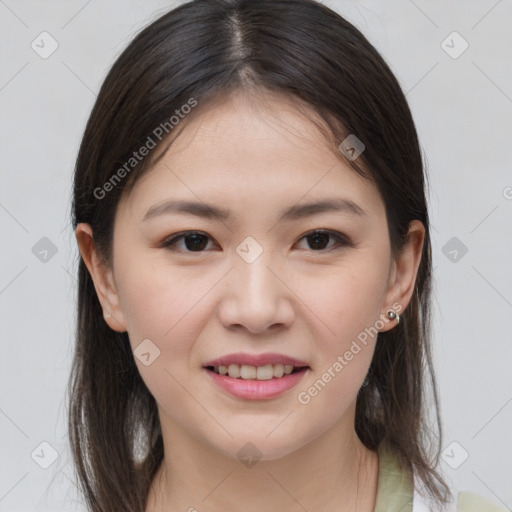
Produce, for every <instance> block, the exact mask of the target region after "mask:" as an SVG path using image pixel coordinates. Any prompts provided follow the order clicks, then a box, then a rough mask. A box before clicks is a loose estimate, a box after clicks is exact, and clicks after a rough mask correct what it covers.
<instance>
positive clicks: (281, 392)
mask: <svg viewBox="0 0 512 512" xmlns="http://www.w3.org/2000/svg"><path fill="white" fill-rule="evenodd" d="M203 369H204V371H205V374H206V375H207V376H208V377H209V378H210V382H211V383H212V384H213V385H214V388H215V389H218V390H219V391H220V392H221V393H222V394H227V395H228V396H230V397H234V398H236V399H242V400H270V399H273V398H277V397H279V396H285V393H286V391H289V390H291V389H292V388H294V387H295V386H297V384H298V383H299V382H300V381H301V380H302V379H303V378H304V376H305V375H306V374H307V373H308V372H309V371H310V370H311V368H310V367H309V366H307V365H306V366H299V365H297V366H295V365H291V364H282V363H276V364H265V365H261V366H253V365H249V364H235V363H232V364H226V365H222V364H219V365H207V366H204V367H203Z"/></svg>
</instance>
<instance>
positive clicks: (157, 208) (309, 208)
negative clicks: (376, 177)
mask: <svg viewBox="0 0 512 512" xmlns="http://www.w3.org/2000/svg"><path fill="white" fill-rule="evenodd" d="M324 212H341V213H348V214H351V215H358V216H361V217H362V216H365V215H367V214H366V212H365V211H364V210H363V209H362V208H361V207H360V206H359V205H357V204H356V203H354V202H353V201H350V200H349V199H343V198H340V197H336V198H328V199H323V200H321V201H315V202H312V203H306V204H300V205H299V204H296V205H293V206H291V207H289V208H286V209H285V210H282V211H281V213H280V217H279V222H281V221H295V220H300V219H304V218H306V217H310V216H313V215H318V214H320V213H324ZM172 213H178V214H180V213H181V214H189V215H195V216H196V217H201V218H204V219H213V220H229V219H231V218H232V217H233V215H232V213H231V211H230V210H227V209H224V208H220V207H218V206H214V205H210V204H206V203H200V202H195V201H177V200H170V201H166V202H165V203H161V204H157V205H154V206H152V207H151V208H150V209H149V210H148V211H147V212H146V214H145V215H144V217H143V219H142V222H145V221H147V220H148V219H151V218H154V217H156V216H158V215H164V214H172Z"/></svg>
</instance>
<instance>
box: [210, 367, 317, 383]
mask: <svg viewBox="0 0 512 512" xmlns="http://www.w3.org/2000/svg"><path fill="white" fill-rule="evenodd" d="M205 368H206V369H207V370H208V371H210V372H212V373H215V374H217V375H223V376H225V377H228V378H231V379H239V380H258V381H266V380H274V379H282V378H283V377H286V376H287V375H292V374H295V373H298V372H301V371H305V370H307V369H309V366H307V365H305V366H294V365H291V364H266V365H264V366H252V365H249V364H230V365H219V366H205Z"/></svg>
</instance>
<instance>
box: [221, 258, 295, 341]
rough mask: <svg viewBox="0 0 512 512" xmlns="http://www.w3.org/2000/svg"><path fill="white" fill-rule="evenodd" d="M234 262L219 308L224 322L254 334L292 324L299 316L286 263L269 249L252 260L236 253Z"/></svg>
mask: <svg viewBox="0 0 512 512" xmlns="http://www.w3.org/2000/svg"><path fill="white" fill-rule="evenodd" d="M233 266H234V268H233V270H232V271H231V272H229V274H228V275H227V276H226V279H225V280H224V283H223V288H222V294H223V295H222V298H221V302H220V304H219V308H218V313H219V318H220V321H221V322H222V324H223V325H224V326H225V327H226V328H228V329H241V330H243V329H245V330H247V331H248V332H250V333H252V334H258V333H264V332H266V331H269V330H271V329H272V331H273V330H274V329H277V328H278V327H281V328H285V327H289V326H290V325H291V324H292V322H293V320H294V318H295V310H294V307H293V298H294V294H293V292H292V291H291V289H292V287H291V286H290V283H287V282H286V270H285V269H284V268H283V266H278V265H276V262H275V260H273V259H272V258H271V257H270V253H268V255H267V253H266V252H265V251H264V252H263V253H262V254H261V255H260V256H259V257H258V258H257V259H256V260H255V261H253V262H251V263H249V262H247V261H245V260H244V259H243V258H241V257H239V256H238V255H236V254H235V257H234V258H233Z"/></svg>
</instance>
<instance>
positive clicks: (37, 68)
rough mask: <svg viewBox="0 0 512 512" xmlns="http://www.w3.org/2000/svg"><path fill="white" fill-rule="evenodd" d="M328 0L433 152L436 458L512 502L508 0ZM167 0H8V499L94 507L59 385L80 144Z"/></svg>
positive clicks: (2, 503) (458, 477)
mask: <svg viewBox="0 0 512 512" xmlns="http://www.w3.org/2000/svg"><path fill="white" fill-rule="evenodd" d="M326 3H327V5H329V6H331V7H333V8H334V9H336V10H338V12H340V13H341V14H343V15H345V16H346V17H347V19H348V20H349V21H351V22H352V23H354V24H355V25H356V26H357V27H358V28H360V29H361V31H362V32H363V33H364V34H365V35H366V36H367V37H368V39H369V40H370V41H371V42H372V43H373V44H374V45H375V46H376V47H377V49H378V50H379V51H380V52H381V53H382V55H383V56H384V57H385V59H386V60H387V62H388V63H389V64H390V66H391V68H392V69H393V71H394V72H395V74H396V76H397V78H398V79H399V82H400V83H401V85H402V87H403V89H404V91H405V92H406V93H407V98H408V101H409V104H410V106H411V109H412V111H413V115H414V117H415V120H416V123H417V127H418V130H419V133H420V139H421V143H422V147H423V150H424V153H425V159H426V161H427V163H428V170H429V175H430V181H431V188H432V190H431V192H430V198H429V201H430V207H431V216H432V223H433V226H432V236H433V253H434V267H435V296H436V298H435V302H434V334H435V363H436V367H437V377H438V381H439V386H440V389H441V400H442V402H441V405H442V413H443V424H444V427H445V442H444V446H443V447H444V448H447V450H446V453H445V460H443V462H442V463H441V465H442V468H441V469H442V470H443V471H444V474H445V475H446V477H447V478H448V479H449V481H450V482H451V483H452V485H453V486H454V488H455V489H459V488H462V489H468V490H472V491H474V492H478V493H480V494H483V495H485V496H488V497H489V498H491V499H492V500H493V501H495V502H496V503H501V504H503V505H506V506H508V507H512V485H511V483H512V462H511V461H512V447H511V443H510V432H512V428H511V426H512V385H511V384H512V376H511V375H512V372H511V371H510V366H511V362H512V339H511V338H512V337H511V334H510V332H511V327H510V319H511V317H512V315H511V313H512V268H511V258H510V254H511V252H512V251H511V249H512V247H511V234H512V229H511V225H512V223H511V215H512V173H511V168H510V156H509V152H510V148H511V145H512V144H511V142H510V136H511V134H512V130H511V128H512V126H511V124H512V123H511V120H512V76H511V56H512V52H511V50H510V48H512V31H510V22H511V21H512V5H511V2H510V1H507V0H500V1H496V0H485V1H484V0H478V1H476V0H475V1H463V0H460V1H452V2H446V1H441V0H438V1H431V2H428V1H425V0H415V1H412V0H393V1H389V0H388V1H386V2H380V1H377V0H374V1H369V0H366V1H358V2H353V1H346V2H345V1H334V0H331V1H327V2H326ZM173 5H177V3H173V2H171V1H170V0H167V1H164V0H151V1H142V0H140V1H135V0H129V1H127V0H123V1H121V0H115V1H114V0H110V1H99V0H90V1H86V0H73V1H60V2H59V1H45V2H41V1H28V0H27V1H22V0H0V42H1V44H0V55H1V67H0V108H1V114H2V115H1V117H0V133H1V138H0V150H1V153H0V154H1V164H0V172H1V180H2V181H1V183H2V186H1V189H0V229H1V232H0V234H1V240H2V250H1V252H0V257H1V277H0V308H1V309H0V311H1V314H2V341H1V353H0V379H1V380H0V386H1V387H0V389H1V396H0V461H1V464H0V511H9V512H13V511H35V510H37V511H52V512H57V511H70V510H83V507H81V506H80V500H79V499H77V495H76V492H75V487H74V485H73V483H72V479H73V477H72V475H73V473H72V468H71V466H70V465H69V460H70V459H69V452H68V448H67V438H66V407H65V404H64V401H63V400H64V392H65V387H66V385H67V379H68V374H69V366H70V360H71V354H72V348H73V329H74V308H75V293H76V278H75V275H76V257H77V254H78V252H77V248H76V242H75V239H74V235H73V232H72V229H71V224H70V197H71V180H72V172H73V166H74V160H75V158H76V153H77V149H78V145H79V142H80V138H81V136H82V133H83V129H84V127H85V123H86V120H87V118H88V115H89V113H90V110H91V108H92V105H93V102H94V100H95V96H96V92H97V91H98V90H99V87H100V85H101V83H102V81H103V79H104V77H105V75H106V72H107V70H108V69H109V67H110V66H111V65H112V63H113V62H114V60H115V58H116V56H118V55H119V53H120V52H121V51H122V50H123V49H124V47H125V46H126V45H127V44H128V43H129V41H130V40H131V39H132V37H133V35H134V34H135V33H136V32H137V31H139V30H140V29H141V28H142V27H143V26H145V25H146V24H148V23H149V22H150V21H151V20H154V19H155V18H156V17H158V16H159V15H160V14H162V13H163V12H164V11H166V10H167V9H169V8H170V7H172V6H173ZM43 31H47V32H48V33H49V34H51V36H52V37H53V38H54V39H55V40H56V41H57V43H58V49H57V50H56V51H55V52H54V53H53V54H52V55H51V56H49V57H48V58H47V59H43V58H41V57H40V55H39V54H38V53H36V52H35V51H34V50H33V49H32V47H31V43H32V42H33V41H35V43H34V44H39V46H40V47H42V46H43V43H41V38H42V37H43V36H40V34H41V32H43ZM454 31H457V32H458V33H459V34H460V36H462V38H463V39H464V40H465V41H467V43H468V44H469V47H468V48H467V50H466V51H465V52H464V53H462V54H461V55H460V56H458V57H457V58H453V56H450V55H449V54H448V53H447V51H448V52H451V53H452V55H454V52H459V51H460V50H461V49H462V48H463V46H462V44H463V41H462V40H460V39H457V37H458V36H453V35H451V34H452V32H454ZM448 36H450V37H448ZM46 37H47V36H46ZM447 38H448V39H447ZM445 40H446V42H445V43H443V41H445ZM44 45H45V48H46V49H48V48H49V40H48V39H46V40H45V43H44ZM450 47H451V48H450ZM40 51H42V48H41V50H40ZM43 237H47V238H48V239H50V240H51V242H52V243H53V244H54V245H55V247H56V250H57V253H56V254H55V255H53V256H52V257H50V256H51V253H49V254H48V255H47V261H46V262H43V261H41V260H40V259H39V258H41V257H44V253H41V254H39V258H38V257H36V254H34V253H33V250H32V249H33V247H34V246H35V245H36V244H37V243H38V242H39V241H40V239H41V238H43ZM453 237H456V238H457V239H458V241H455V243H456V244H459V246H458V247H457V246H456V245H453V246H452V245H451V244H453V243H454V242H453V241H452V242H450V243H449V241H450V240H451V239H452V238H453ZM447 243H449V245H446V244H447ZM461 243H462V244H464V245H465V246H466V247H467V253H466V254H463V253H462V252H461V250H460V247H461V246H460V244H461ZM36 247H37V246H36ZM443 250H444V252H443ZM454 250H455V251H457V252H456V253H455V252H453V251H454ZM35 252H36V253H37V250H36V251H35ZM454 257H456V261H452V260H453V259H454ZM43 442H46V443H49V444H50V445H51V447H53V449H54V450H55V451H56V452H57V458H56V460H54V461H53V463H52V464H51V465H50V466H49V467H48V468H47V469H43V468H42V467H41V465H45V464H49V463H50V462H51V461H52V452H51V448H50V447H48V446H47V445H42V446H41V443H43ZM452 442H456V443H458V444H455V445H451V446H450V444H451V443H452ZM465 452H467V453H468V454H469V457H468V458H467V460H465V461H464V462H463V463H462V464H461V461H462V460H463V457H464V456H465ZM31 454H32V455H31ZM459 464H460V466H458V468H457V469H455V468H454V467H455V466H457V465H459Z"/></svg>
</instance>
